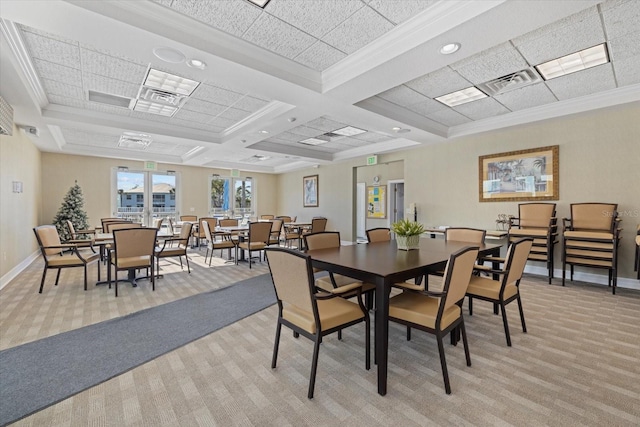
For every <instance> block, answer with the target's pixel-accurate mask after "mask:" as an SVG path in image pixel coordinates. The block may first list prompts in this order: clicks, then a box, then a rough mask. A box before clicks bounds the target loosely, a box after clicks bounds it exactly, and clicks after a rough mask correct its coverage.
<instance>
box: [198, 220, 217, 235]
mask: <svg viewBox="0 0 640 427" xmlns="http://www.w3.org/2000/svg"><path fill="white" fill-rule="evenodd" d="M203 222H207V223H209V230H215V229H216V226H217V225H218V218H213V217H209V218H200V228H199V230H198V231H199V236H200V238H201V239H202V238H206V236H205V234H204V229H203V227H202V223H203Z"/></svg>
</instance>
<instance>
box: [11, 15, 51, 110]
mask: <svg viewBox="0 0 640 427" xmlns="http://www.w3.org/2000/svg"><path fill="white" fill-rule="evenodd" d="M0 32H1V33H2V35H3V36H4V38H5V40H6V41H7V44H8V45H9V48H10V50H11V53H13V58H14V59H15V61H16V62H17V64H18V67H20V71H21V73H20V74H21V78H23V79H24V80H26V83H27V84H26V85H25V86H27V87H28V88H29V95H30V96H31V98H32V99H33V101H34V102H35V104H36V105H37V106H38V107H39V108H40V109H41V110H42V109H43V108H44V107H46V106H47V105H48V104H49V100H48V99H47V95H46V94H45V91H44V88H43V87H42V83H40V78H39V77H38V73H37V72H36V69H35V67H34V66H33V63H32V62H31V58H30V57H29V55H28V54H27V48H26V46H25V44H24V40H22V37H21V36H20V30H18V27H17V26H16V24H14V23H13V22H11V21H7V20H5V19H0Z"/></svg>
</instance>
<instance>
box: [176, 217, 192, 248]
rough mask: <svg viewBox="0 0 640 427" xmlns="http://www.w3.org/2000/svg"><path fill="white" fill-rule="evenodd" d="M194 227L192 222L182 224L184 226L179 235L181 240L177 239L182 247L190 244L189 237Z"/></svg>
mask: <svg viewBox="0 0 640 427" xmlns="http://www.w3.org/2000/svg"><path fill="white" fill-rule="evenodd" d="M192 228H193V224H192V223H190V222H187V223H185V224H182V227H181V228H180V237H178V239H179V240H177V242H178V245H179V246H180V247H184V248H186V247H187V246H188V245H189V237H191V229H192ZM174 241H175V240H174Z"/></svg>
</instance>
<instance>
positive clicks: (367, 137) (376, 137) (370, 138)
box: [352, 132, 391, 143]
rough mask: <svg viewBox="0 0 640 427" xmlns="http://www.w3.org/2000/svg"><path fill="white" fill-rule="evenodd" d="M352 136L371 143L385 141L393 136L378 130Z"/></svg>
mask: <svg viewBox="0 0 640 427" xmlns="http://www.w3.org/2000/svg"><path fill="white" fill-rule="evenodd" d="M352 138H355V139H359V140H362V141H366V142H369V143H376V142H383V141H388V140H390V139H391V137H389V136H387V135H383V134H381V133H376V132H366V133H361V134H360V135H354V136H353V137H352Z"/></svg>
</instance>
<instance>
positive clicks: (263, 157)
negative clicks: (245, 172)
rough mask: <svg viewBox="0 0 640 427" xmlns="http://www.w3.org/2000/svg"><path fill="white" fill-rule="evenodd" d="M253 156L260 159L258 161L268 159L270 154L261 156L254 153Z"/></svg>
mask: <svg viewBox="0 0 640 427" xmlns="http://www.w3.org/2000/svg"><path fill="white" fill-rule="evenodd" d="M253 157H255V158H256V159H258V160H260V161H263V160H268V159H270V158H271V157H270V156H263V155H260V154H256V155H255V156H253Z"/></svg>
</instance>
